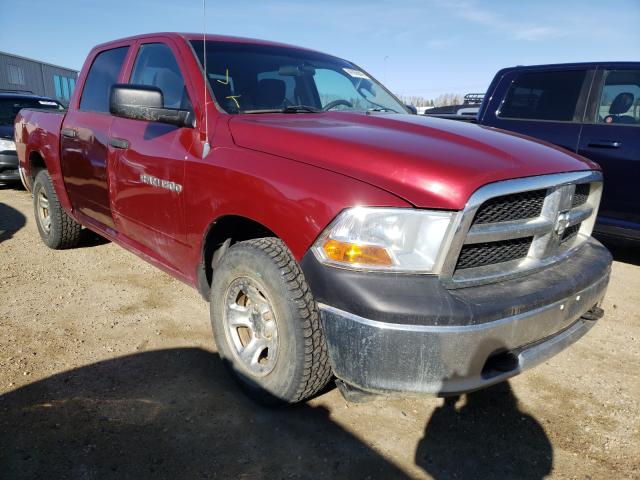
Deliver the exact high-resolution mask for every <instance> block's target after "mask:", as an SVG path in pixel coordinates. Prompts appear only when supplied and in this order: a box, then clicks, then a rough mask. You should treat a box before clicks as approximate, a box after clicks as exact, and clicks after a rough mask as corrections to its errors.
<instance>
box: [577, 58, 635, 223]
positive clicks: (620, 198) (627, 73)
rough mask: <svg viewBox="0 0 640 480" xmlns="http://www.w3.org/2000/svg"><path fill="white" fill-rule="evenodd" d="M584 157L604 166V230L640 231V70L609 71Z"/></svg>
mask: <svg viewBox="0 0 640 480" xmlns="http://www.w3.org/2000/svg"><path fill="white" fill-rule="evenodd" d="M601 78H602V81H601V83H600V88H597V89H595V91H594V97H595V98H594V102H593V104H594V106H595V109H592V111H591V117H592V118H590V119H589V120H590V123H586V124H585V125H584V126H583V130H582V135H581V137H580V145H579V148H578V153H580V154H581V155H584V156H585V157H587V158H590V159H591V160H594V161H595V162H597V163H599V164H600V166H601V167H602V171H603V175H604V189H603V196H602V202H601V205H600V214H599V216H598V223H599V224H600V226H608V227H614V228H625V229H633V230H638V231H640V194H639V193H638V185H640V70H638V69H637V68H636V69H635V70H634V69H632V68H628V69H624V68H620V69H615V70H608V71H604V72H603V74H602V75H601Z"/></svg>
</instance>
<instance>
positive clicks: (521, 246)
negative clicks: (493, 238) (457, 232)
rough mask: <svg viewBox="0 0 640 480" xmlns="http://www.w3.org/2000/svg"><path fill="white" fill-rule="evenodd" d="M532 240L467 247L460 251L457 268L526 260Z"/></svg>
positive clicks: (516, 240) (525, 239) (517, 239)
mask: <svg viewBox="0 0 640 480" xmlns="http://www.w3.org/2000/svg"><path fill="white" fill-rule="evenodd" d="M532 240H533V237H525V238H516V239H513V240H501V241H498V242H487V243H475V244H469V245H465V246H463V247H462V250H461V251H460V256H459V257H458V264H457V266H456V268H457V269H458V270H462V269H465V268H475V267H482V266H484V265H493V264H496V263H502V262H508V261H510V260H516V259H518V258H524V257H526V256H527V253H529V247H530V246H531V242H532Z"/></svg>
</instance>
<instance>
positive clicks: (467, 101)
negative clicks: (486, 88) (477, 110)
mask: <svg viewBox="0 0 640 480" xmlns="http://www.w3.org/2000/svg"><path fill="white" fill-rule="evenodd" d="M483 98H484V93H467V94H466V95H465V96H464V105H479V104H481V103H482V99H483Z"/></svg>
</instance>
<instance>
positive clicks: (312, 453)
mask: <svg viewBox="0 0 640 480" xmlns="http://www.w3.org/2000/svg"><path fill="white" fill-rule="evenodd" d="M0 432H1V433H0V471H1V472H2V476H3V478H118V479H122V478H132V479H140V478H148V477H154V478H156V477H159V478H221V479H226V478H285V477H286V478H290V477H292V478H367V477H368V478H393V479H395V478H406V475H405V474H404V473H403V472H402V471H401V470H399V469H398V468H397V467H396V466H394V465H393V464H391V463H390V462H388V461H387V460H385V459H384V458H383V457H382V456H380V455H379V454H378V453H377V452H375V451H373V450H372V449H371V448H369V447H368V446H366V445H364V444H363V443H362V442H361V441H360V440H358V439H357V438H356V437H354V436H353V435H352V434H350V433H348V432H347V431H345V430H344V429H343V428H341V427H340V426H338V425H337V424H335V423H334V422H333V421H332V420H331V419H330V417H329V412H328V410H327V409H325V408H324V407H313V406H310V405H299V406H296V407H291V408H285V409H267V408H264V407H260V406H258V405H256V404H255V403H253V402H251V401H250V400H248V399H247V398H245V396H244V395H242V394H241V393H240V392H239V390H238V388H237V387H236V386H235V385H234V384H233V382H232V380H231V379H230V378H229V376H228V374H227V372H226V371H225V369H224V367H223V365H222V362H221V361H220V359H219V357H218V356H217V354H215V353H209V352H207V351H204V350H201V349H197V348H176V349H169V350H160V351H152V352H146V353H140V354H136V355H131V356H127V357H121V358H116V359H113V360H107V361H104V362H99V363H96V364H93V365H89V366H86V367H82V368H78V369H76V370H71V371H68V372H64V373H61V374H58V375H54V376H52V377H49V378H46V379H44V380H41V381H38V382H35V383H33V384H30V385H27V386H25V387H22V388H20V389H17V390H15V391H12V392H9V393H6V394H4V395H2V396H0Z"/></svg>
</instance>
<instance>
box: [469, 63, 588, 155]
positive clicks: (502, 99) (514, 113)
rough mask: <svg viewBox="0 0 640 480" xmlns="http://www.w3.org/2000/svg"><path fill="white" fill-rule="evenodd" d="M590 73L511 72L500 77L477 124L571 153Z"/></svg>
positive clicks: (571, 70) (583, 70)
mask: <svg viewBox="0 0 640 480" xmlns="http://www.w3.org/2000/svg"><path fill="white" fill-rule="evenodd" d="M592 79H593V71H591V70H588V69H586V68H584V67H576V68H568V69H567V68H566V67H565V68H564V69H562V70H559V69H554V68H552V67H550V69H548V70H547V69H545V70H537V69H531V70H514V71H511V72H508V73H506V74H505V75H504V77H503V78H502V80H501V81H500V83H499V85H498V88H497V90H496V94H494V95H493V96H492V98H491V100H490V101H489V104H488V106H487V109H486V110H485V114H484V115H483V118H482V120H481V123H482V124H483V125H489V126H492V127H497V128H503V129H505V130H510V131H513V132H518V133H522V134H524V135H529V136H531V137H535V138H538V139H540V140H545V141H547V142H550V143H554V144H556V145H559V146H561V147H564V148H566V149H567V150H570V151H572V152H575V151H576V149H577V147H578V139H579V137H580V130H581V124H580V123H581V121H582V118H583V115H584V109H585V104H586V99H587V95H588V92H589V88H590V86H591V82H592Z"/></svg>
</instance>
